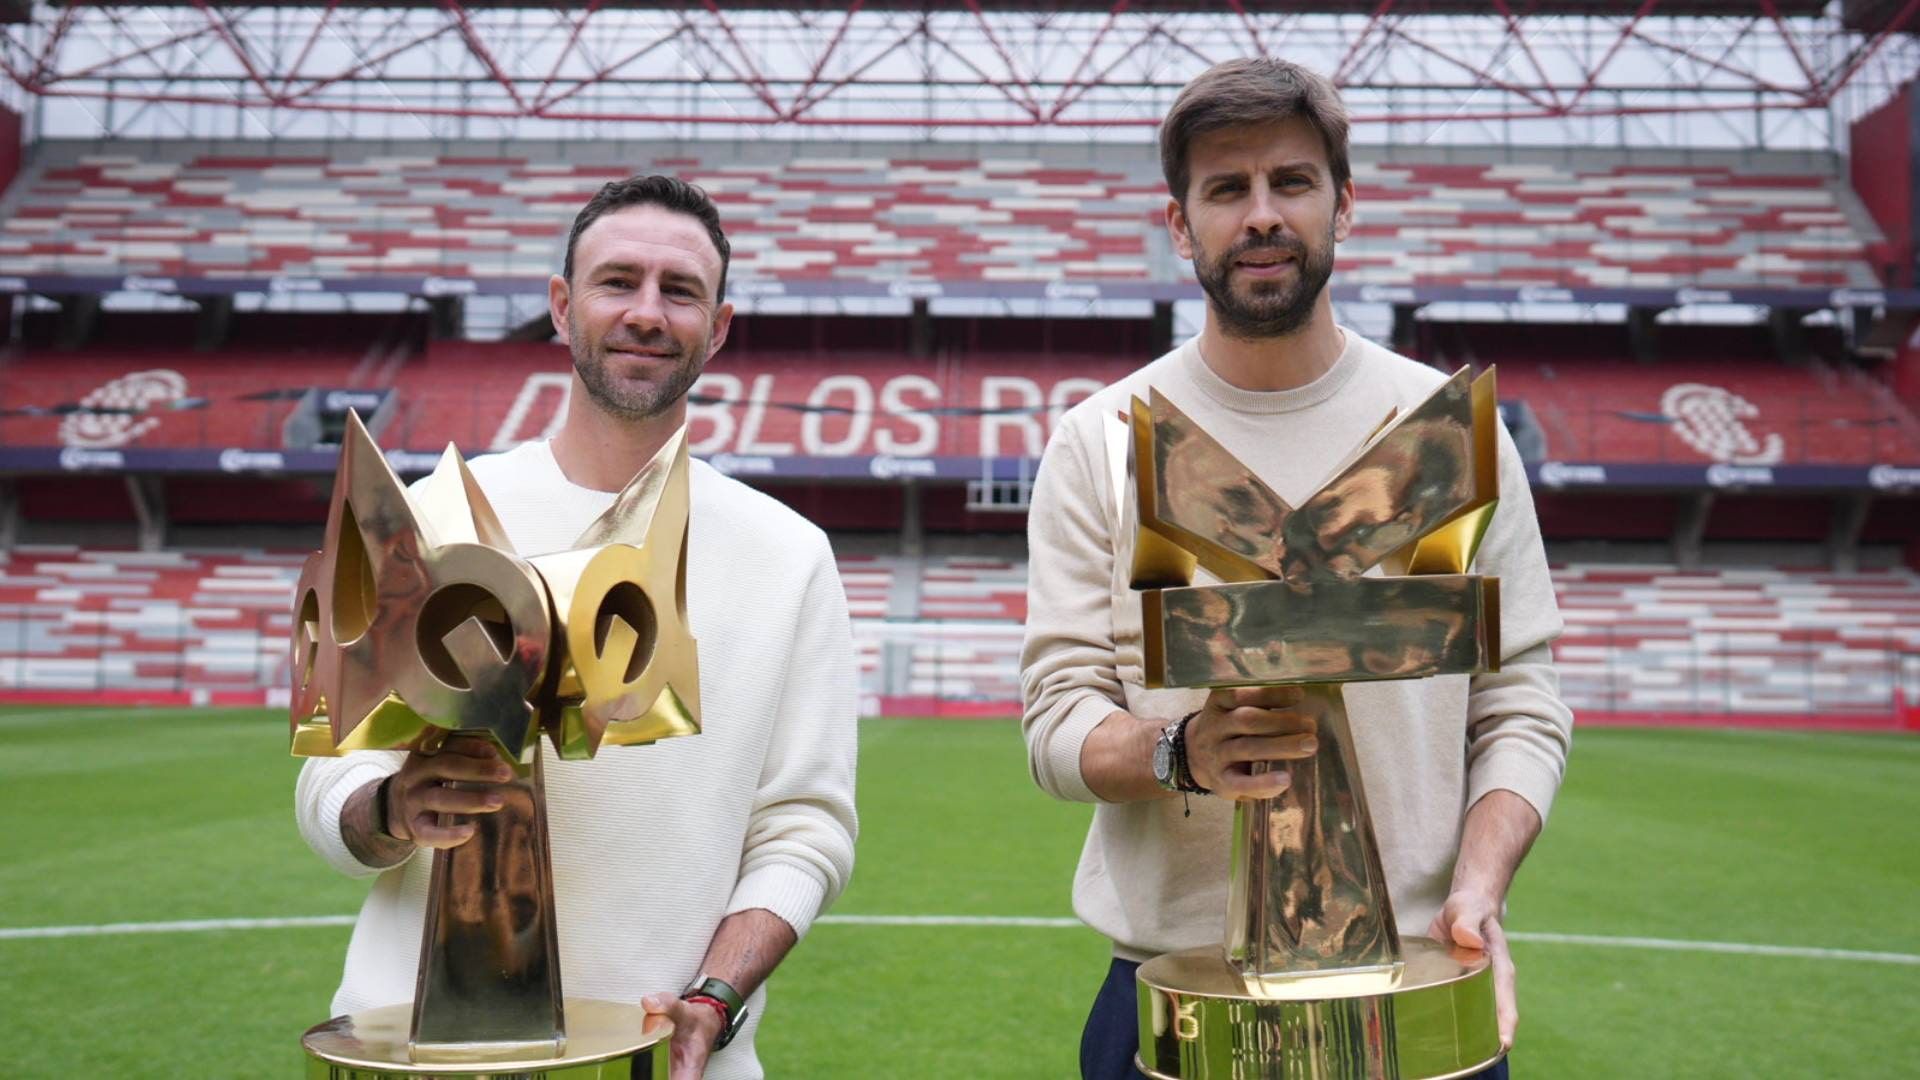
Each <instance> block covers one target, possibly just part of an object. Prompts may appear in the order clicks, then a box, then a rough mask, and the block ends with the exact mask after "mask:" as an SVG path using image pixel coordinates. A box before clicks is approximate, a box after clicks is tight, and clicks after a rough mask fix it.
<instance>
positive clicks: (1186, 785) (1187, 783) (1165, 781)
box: [1153, 710, 1207, 795]
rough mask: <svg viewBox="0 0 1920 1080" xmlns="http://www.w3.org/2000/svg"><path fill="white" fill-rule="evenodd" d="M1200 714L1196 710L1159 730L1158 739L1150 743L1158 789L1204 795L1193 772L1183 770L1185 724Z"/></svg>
mask: <svg viewBox="0 0 1920 1080" xmlns="http://www.w3.org/2000/svg"><path fill="white" fill-rule="evenodd" d="M1198 715H1200V713H1199V711H1198V710H1195V711H1194V712H1190V713H1188V714H1187V715H1185V716H1183V717H1181V718H1180V719H1178V720H1175V721H1174V722H1173V723H1171V724H1168V725H1167V726H1166V727H1164V728H1162V729H1161V730H1160V737H1159V738H1158V739H1156V740H1154V743H1153V779H1154V780H1155V782H1157V783H1158V784H1159V785H1160V787H1161V789H1162V790H1165V791H1185V792H1190V793H1192V794H1195V795H1205V794H1207V789H1206V788H1203V787H1201V786H1200V785H1199V784H1197V783H1195V782H1194V780H1193V772H1192V771H1191V770H1190V769H1188V768H1187V722H1188V721H1190V720H1192V719H1193V718H1194V717H1196V716H1198Z"/></svg>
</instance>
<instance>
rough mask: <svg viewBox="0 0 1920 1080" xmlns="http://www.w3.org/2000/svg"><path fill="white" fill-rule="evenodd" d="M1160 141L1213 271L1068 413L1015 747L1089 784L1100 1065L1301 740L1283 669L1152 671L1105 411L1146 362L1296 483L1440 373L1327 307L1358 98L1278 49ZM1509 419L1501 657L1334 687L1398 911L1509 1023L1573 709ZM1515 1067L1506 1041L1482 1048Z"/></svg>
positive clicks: (1503, 442)
mask: <svg viewBox="0 0 1920 1080" xmlns="http://www.w3.org/2000/svg"><path fill="white" fill-rule="evenodd" d="M1160 158H1161V164H1162V167H1163V171H1164V172H1165V174H1166V179H1167V187H1168V191H1169V194H1170V196H1171V197H1170V198H1169V200H1168V202H1167V208H1166V222H1167V233H1168V236H1169V237H1170V238H1171V239H1172V241H1173V246H1174V248H1175V250H1177V251H1178V252H1179V253H1180V255H1181V257H1183V258H1187V259H1191V260H1192V262H1193V269H1194V274H1195V275H1196V276H1197V277H1198V278H1199V281H1200V285H1201V287H1202V289H1204V290H1205V292H1206V304H1207V316H1206V324H1205V327H1204V328H1203V329H1202V330H1201V332H1200V334H1199V336H1198V337H1196V338H1194V339H1193V340H1191V341H1188V342H1187V343H1186V344H1184V345H1181V346H1180V347H1179V348H1177V349H1175V350H1174V351H1172V352H1171V353H1168V354H1167V355H1166V356H1163V357H1161V358H1160V359H1158V360H1155V361H1154V362H1153V363H1151V364H1148V365H1147V366H1146V367H1144V368H1142V369H1140V370H1139V371H1137V372H1135V373H1134V374H1133V375H1131V376H1129V377H1127V378H1126V379H1124V380H1122V381H1120V382H1119V383H1116V384H1114V385H1112V386H1109V387H1107V388H1106V389H1104V390H1102V391H1101V392H1099V393H1098V394H1095V395H1094V396H1093V397H1092V398H1090V399H1088V400H1087V401H1085V402H1083V403H1081V404H1080V405H1078V406H1076V407H1075V408H1074V409H1072V410H1070V411H1069V412H1068V413H1067V414H1066V415H1065V416H1064V417H1062V419H1061V422H1060V425H1059V427H1058V428H1057V430H1056V431H1055V432H1054V436H1053V439H1052V442H1051V443H1050V444H1049V445H1048V447H1047V451H1046V456H1045V458H1044V460H1043V462H1042V464H1041V468H1040V473H1039V477H1038V479H1037V481H1036V483H1035V486H1034V491H1033V504H1032V509H1031V512H1030V514H1029V516H1028V542H1029V547H1030V559H1031V562H1030V568H1029V573H1030V578H1029V582H1028V590H1029V591H1028V619H1027V635H1026V642H1025V646H1024V649H1023V651H1022V657H1021V661H1022V668H1023V671H1022V675H1021V684H1022V689H1023V692H1024V696H1025V698H1026V713H1025V716H1024V718H1023V722H1022V725H1023V730H1024V731H1025V735H1026V743H1027V759H1028V764H1029V767H1030V769H1031V771H1032V773H1033V777H1034V780H1035V781H1036V782H1037V783H1038V784H1039V785H1040V786H1041V787H1042V788H1043V789H1044V790H1046V791H1047V792H1048V793H1049V794H1051V795H1053V796H1055V797H1056V798H1061V799H1071V800H1077V801H1081V802H1092V803H1096V804H1097V806H1096V809H1095V810H1094V815H1093V825H1092V828H1091V830H1090V832H1089V834H1088V836H1087V842H1086V847H1085V849H1084V850H1083V852H1082V854H1081V857H1080V866H1079V871H1078V873H1077V874H1076V875H1075V879H1074V886H1073V898H1074V910H1075V911H1076V912H1077V913H1078V914H1079V915H1080V917H1081V918H1082V919H1084V920H1086V922H1087V924H1088V925H1090V926H1092V927H1093V928H1094V929H1096V930H1099V931H1100V932H1102V933H1104V934H1106V935H1107V936H1108V937H1109V938H1111V939H1112V941H1113V960H1112V963H1111V964H1110V966H1109V969H1108V971H1107V974H1106V979H1105V982H1104V983H1103V984H1102V985H1101V986H1100V988H1099V990H1098V991H1097V992H1096V993H1095V995H1094V1002H1093V1008H1092V1011H1091V1013H1090V1015H1089V1016H1088V1018H1087V1024H1086V1029H1085V1032H1084V1034H1083V1036H1082V1038H1081V1045H1080V1067H1081V1072H1082V1075H1083V1076H1085V1077H1087V1078H1089V1080H1119V1078H1122V1077H1137V1076H1139V1075H1140V1074H1139V1073H1138V1072H1137V1071H1136V1066H1135V1062H1134V1055H1135V1052H1136V1050H1137V1048H1138V1036H1139V1025H1138V1020H1137V1014H1136V1004H1135V1000H1136V998H1135V993H1136V991H1135V988H1134V970H1135V968H1137V967H1138V966H1139V964H1140V962H1142V961H1144V960H1147V959H1150V958H1152V957H1154V956H1157V955H1159V954H1161V953H1166V952H1172V951H1175V950H1179V949H1188V948H1197V947H1201V946H1207V945H1213V946H1218V945H1219V944H1220V943H1221V942H1222V940H1223V939H1224V937H1225V921H1226V907H1227V881H1228V874H1229V866H1228V860H1229V857H1230V848H1231V839H1230V831H1231V829H1230V826H1231V823H1232V819H1233V807H1232V804H1233V801H1234V800H1238V799H1257V798H1271V797H1273V796H1276V795H1278V794H1279V793H1280V792H1282V791H1284V790H1285V789H1286V787H1287V784H1288V780H1289V778H1288V774H1287V764H1288V763H1289V762H1291V761H1295V760H1299V759H1302V758H1306V757H1309V756H1311V755H1312V753H1313V749H1314V720H1313V717H1312V716H1311V715H1309V714H1308V713H1307V712H1306V710H1305V709H1304V708H1303V707H1299V706H1300V698H1299V696H1298V694H1297V691H1294V690H1292V689H1289V688H1274V687H1268V688H1262V689H1239V690H1217V691H1214V692H1213V693H1210V694H1209V693H1206V692H1204V691H1200V690H1178V689H1166V690H1147V689H1143V688H1142V686H1141V667H1140V664H1141V656H1140V644H1139V643H1140V638H1141V633H1140V631H1141V627H1140V602H1139V599H1138V597H1137V596H1135V595H1134V594H1133V592H1132V591H1131V589H1129V587H1128V573H1129V567H1127V566H1123V565H1117V564H1116V560H1115V557H1114V551H1115V544H1114V541H1115V538H1116V537H1117V536H1119V535H1120V534H1121V532H1122V530H1126V529H1131V528H1133V523H1132V522H1130V521H1121V520H1118V518H1117V514H1116V511H1115V509H1114V505H1115V504H1114V500H1113V498H1112V493H1111V492H1110V491H1109V490H1108V489H1109V487H1110V481H1109V480H1108V477H1109V476H1110V475H1111V471H1110V469H1109V467H1108V462H1107V452H1106V442H1105V437H1104V434H1103V425H1104V423H1105V418H1106V417H1108V416H1111V415H1114V414H1115V413H1116V412H1119V411H1123V410H1125V409H1126V407H1127V402H1128V401H1129V399H1130V398H1132V397H1134V396H1136V395H1137V396H1140V397H1143V398H1144V397H1146V396H1147V393H1148V388H1149V387H1152V388H1156V389H1158V390H1160V391H1161V392H1162V393H1163V394H1165V395H1166V396H1167V398H1168V399H1169V400H1171V401H1173V402H1174V403H1175V404H1177V405H1178V406H1179V407H1180V408H1181V409H1182V410H1183V411H1185V412H1186V413H1187V414H1188V415H1189V416H1191V417H1192V418H1193V419H1194V420H1195V421H1196V422H1197V423H1198V424H1199V425H1200V426H1201V427H1202V428H1204V429H1205V430H1206V431H1207V432H1208V433H1210V434H1211V435H1213V436H1214V437H1215V438H1217V439H1218V440H1219V441H1220V442H1221V443H1222V444H1224V445H1225V447H1226V448H1227V449H1228V450H1229V451H1231V452H1232V453H1233V454H1234V455H1235V456H1236V457H1238V458H1239V460H1240V461H1241V462H1243V463H1245V464H1246V465H1247V467H1248V468H1250V469H1251V470H1252V471H1253V472H1254V473H1255V474H1256V475H1258V476H1259V477H1260V478H1261V479H1262V480H1263V481H1265V482H1266V483H1267V484H1268V485H1269V486H1270V487H1272V488H1273V490H1274V491H1275V492H1276V493H1278V494H1279V495H1280V496H1281V497H1282V498H1284V499H1286V500H1287V501H1288V502H1289V503H1291V504H1292V505H1295V506H1299V505H1301V504H1302V503H1304V502H1305V501H1306V498H1307V496H1308V495H1309V494H1310V493H1311V492H1313V491H1314V490H1316V489H1317V488H1319V487H1320V486H1321V484H1322V483H1323V482H1324V481H1325V480H1326V478H1327V477H1328V476H1329V475H1331V474H1332V472H1333V471H1334V470H1335V469H1336V468H1337V467H1339V466H1340V465H1341V464H1343V462H1344V459H1345V458H1346V456H1347V454H1348V453H1349V451H1351V450H1352V449H1353V448H1354V447H1355V446H1356V445H1358V444H1359V443H1361V442H1362V441H1363V440H1365V439H1366V438H1367V436H1368V435H1369V434H1370V433H1371V432H1372V431H1373V430H1374V428H1375V427H1376V426H1377V425H1378V424H1379V423H1380V421H1381V419H1382V418H1383V417H1385V416H1386V415H1387V414H1388V412H1389V410H1390V409H1393V408H1395V407H1398V408H1400V409H1402V410H1405V409H1407V408H1409V407H1411V406H1413V405H1415V404H1417V403H1419V402H1420V401H1422V400H1424V399H1425V398H1426V397H1427V396H1428V395H1429V394H1430V393H1431V392H1432V391H1433V389H1434V388H1435V387H1437V386H1438V385H1439V384H1440V383H1441V382H1442V381H1443V379H1444V376H1443V375H1442V374H1441V373H1439V372H1437V371H1434V370H1433V369H1431V368H1428V367H1425V366H1423V365H1421V364H1419V363H1416V362H1414V361H1412V360H1408V359H1406V358H1405V357H1401V356H1397V355H1395V354H1394V353H1392V352H1389V351H1387V350H1386V349H1383V348H1381V347H1380V346H1378V345H1375V344H1373V343H1372V342H1369V341H1367V340H1366V339H1364V338H1362V337H1361V336H1360V335H1359V334H1357V333H1354V332H1352V331H1350V330H1345V329H1343V328H1342V327H1340V326H1339V325H1338V324H1337V323H1335V322H1334V318H1333V306H1332V302H1331V300H1330V299H1329V298H1328V296H1327V292H1326V284H1327V279H1328V277H1329V276H1330V275H1331V274H1332V272H1333V262H1334V252H1335V249H1336V247H1337V246H1338V245H1339V244H1340V243H1341V242H1342V241H1344V240H1345V239H1346V238H1347V236H1348V235H1349V233H1350V231H1351V230H1352V227H1353V216H1354V212H1355V205H1354V188H1353V182H1352V178H1351V172H1350V168H1349V165H1348V159H1347V118H1346V111H1345V108H1344V106H1343V105H1342V104H1341V102H1340V98H1339V94H1338V92H1337V91H1336V90H1335V89H1334V88H1333V86H1332V84H1331V83H1329V82H1328V81H1327V80H1326V79H1324V78H1322V77H1320V76H1319V75H1317V74H1315V73H1313V72H1311V71H1308V70H1306V69H1304V68H1301V67H1299V66H1298V65H1295V64H1290V63H1286V62H1283V61H1277V60H1271V59H1257V60H1243V61H1234V62H1229V63H1225V64H1221V65H1218V66H1216V67H1214V68H1212V69H1210V70H1208V71H1206V72H1205V73H1203V74H1201V75H1200V76H1199V77H1197V78H1195V79H1194V80H1193V82H1192V83H1190V84H1188V85H1187V87H1186V88H1185V89H1184V90H1183V91H1182V92H1181V94H1180V96H1179V98H1178V99H1177V100H1176V101H1175V102H1174V105H1173V108H1172V110H1171V111H1170V112H1169V113H1168V114H1167V118H1166V121H1165V123H1164V124H1163V125H1162V127H1161V129H1160ZM1499 439H1500V449H1499V453H1500V467H1501V471H1500V502H1499V509H1498V511H1497V512H1496V513H1495V515H1494V518H1493V523H1492V525H1491V527H1490V528H1489V530H1488V532H1487V535H1486V539H1485V542H1484V544H1483V546H1482V547H1481V549H1480V554H1479V560H1478V571H1479V572H1480V573H1484V574H1493V575H1498V576H1499V577H1500V579H1501V592H1502V597H1503V602H1502V605H1501V608H1502V621H1501V640H1502V641H1503V642H1504V646H1503V648H1504V650H1505V655H1504V658H1503V661H1502V664H1501V670H1500V671H1499V672H1498V673H1497V674H1488V675H1479V676H1474V677H1472V678H1471V679H1469V678H1468V677H1466V676H1449V677H1442V678H1431V679H1423V680H1417V681H1410V682H1385V683H1360V684H1353V685H1349V686H1347V687H1346V703H1347V712H1348V715H1349V717H1350V719H1351V723H1352V728H1353V740H1354V744H1355V748H1356V752H1357V755H1358V758H1359V762H1360V769H1361V772H1362V774H1363V778H1364V784H1365V787H1366V790H1367V791H1368V792H1369V793H1370V795H1371V798H1370V804H1371V809H1372V812H1373V817H1374V824H1375V829H1376V832H1377V834H1378V839H1379V843H1380V852H1381V857H1382V861H1383V863H1384V865H1385V869H1386V876H1387V883H1388V887H1389V889H1390V891H1391V893H1392V900H1393V907H1394V911H1395V913H1396V914H1397V916H1398V919H1399V922H1400V929H1401V931H1402V932H1403V933H1406V934H1427V935H1430V936H1432V937H1435V938H1439V939H1442V940H1452V941H1454V942H1457V943H1459V944H1461V945H1465V946H1469V947H1472V948H1476V949H1485V950H1486V951H1487V952H1488V954H1489V955H1490V957H1491V960H1492V965H1493V968H1494V972H1495V985H1496V993H1497V997H1498V1013H1499V1020H1500V1037H1501V1041H1502V1043H1503V1044H1504V1045H1511V1043H1512V1039H1513V1032H1514V1027H1515V1024H1516V1023H1517V1020H1518V1012H1517V1010H1516V1007H1515V1003H1514V976H1513V964H1512V961H1511V959H1510V958H1509V956H1508V953H1507V948H1506V939H1505V937H1504V935H1503V933H1502V931H1501V919H1502V917H1503V910H1504V904H1505V899H1506V893H1507V887H1508V885H1509V884H1510V882H1511V881H1512V878H1513V873H1514V871H1515V870H1516V869H1517V868H1518V866H1519V864H1520V860H1521V859H1522V858H1523V857H1524V856H1525V854H1526V852H1527V849H1528V847H1529V846H1530V845H1531V843H1532V842H1533V838H1534V837H1535V835H1536V834H1537V833H1538V832H1539V830H1540V826H1541V823H1542V822H1543V821H1544V820H1545V818H1546V815H1547V810H1548V808H1549V806H1550V805H1551V804H1552V801H1553V796H1554V793H1555V792H1556V791H1557V790H1558V788H1559V784H1560V778H1561V775H1562V773H1563V771H1564V768H1565V764H1566V755H1567V748H1568V745H1569V742H1570V739H1571V734H1572V721H1573V718H1572V715H1571V714H1570V713H1569V712H1568V710H1567V708H1566V706H1565V705H1564V704H1563V703H1562V702H1561V701H1560V698H1559V685H1558V680H1557V678H1556V677H1555V674H1554V671H1553V667H1552V659H1551V656H1550V654H1549V651H1548V645H1549V643H1550V642H1551V641H1552V640H1553V638H1554V637H1555V636H1556V635H1557V634H1558V633H1559V631H1560V627H1561V622H1560V617H1559V613H1558V609H1557V608H1556V606H1555V603H1554V595H1553V588H1552V583H1551V582H1550V581H1549V579H1548V576H1547V563H1546V558H1545V555H1544V553H1543V551H1542V549H1541V545H1540V531H1539V525H1538V523H1537V522H1536V521H1535V519H1534V515H1533V502H1532V498H1531V496H1530V494H1529V493H1528V490H1527V484H1526V473H1525V471H1524V470H1523V469H1522V467H1521V463H1520V458H1519V456H1518V454H1517V453H1516V452H1515V451H1514V448H1513V444H1512V440H1511V439H1509V438H1508V437H1507V435H1506V433H1505V432H1504V431H1503V432H1501V433H1500V436H1499ZM1388 501H1390V500H1388ZM1379 509H1380V508H1379V507H1374V506H1371V505H1359V504H1356V508H1355V510H1354V512H1355V513H1356V514H1358V515H1360V516H1363V517H1364V516H1366V515H1368V514H1369V513H1373V512H1374V511H1375V510H1379ZM1376 516H1377V515H1376ZM1156 750H1159V751H1160V752H1159V753H1156ZM1156 763H1158V766H1157V767H1156ZM1196 793H1197V794H1199V795H1200V796H1203V797H1194V798H1190V799H1186V798H1183V797H1181V796H1185V795H1194V794H1196ZM1207 794H1211V795H1212V796H1213V797H1212V798H1206V797H1204V796H1205V795H1207ZM1091 981H1092V980H1091V979H1090V980H1089V982H1091ZM1505 1074H1506V1063H1505V1062H1504V1060H1503V1061H1502V1062H1501V1063H1500V1064H1499V1065H1497V1066H1495V1067H1494V1068H1493V1069H1492V1070H1489V1072H1488V1073H1487V1075H1490V1076H1505Z"/></svg>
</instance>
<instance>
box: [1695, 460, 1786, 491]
mask: <svg viewBox="0 0 1920 1080" xmlns="http://www.w3.org/2000/svg"><path fill="white" fill-rule="evenodd" d="M1707 483H1708V484H1709V485H1711V486H1713V487H1717V488H1725V487H1766V486H1767V485H1769V484H1771V483H1773V470H1772V469H1770V468H1767V467H1766V466H1764V465H1727V464H1720V465H1709V466H1707Z"/></svg>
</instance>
